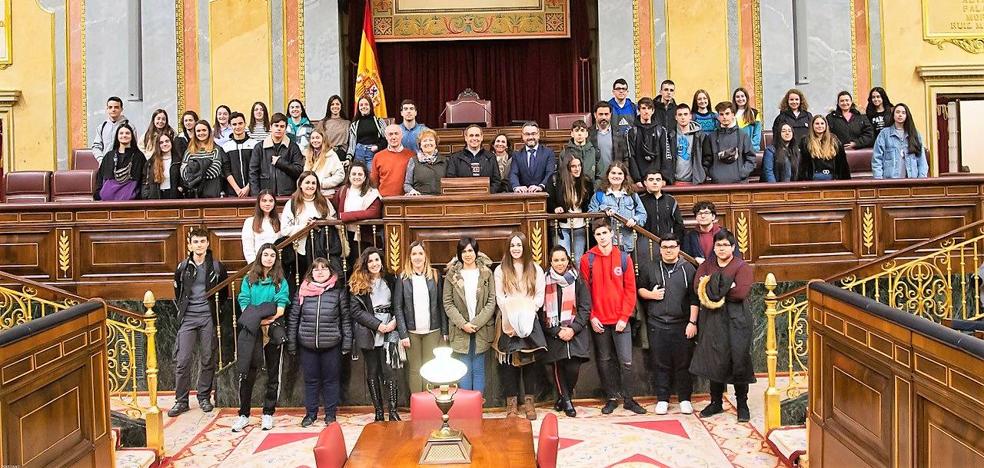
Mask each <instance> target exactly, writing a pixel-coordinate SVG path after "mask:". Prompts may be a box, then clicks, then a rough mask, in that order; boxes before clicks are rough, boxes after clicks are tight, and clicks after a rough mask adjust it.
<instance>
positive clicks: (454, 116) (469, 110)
mask: <svg viewBox="0 0 984 468" xmlns="http://www.w3.org/2000/svg"><path fill="white" fill-rule="evenodd" d="M444 106H445V107H444V113H445V114H446V115H445V120H444V127H445V128H447V127H464V126H466V125H471V124H478V125H485V126H486V127H491V126H492V102H491V101H487V100H485V99H481V98H479V97H478V93H476V92H475V91H472V90H471V88H468V89H466V90H464V91H462V92H461V94H459V95H458V99H455V100H454V101H448V102H446V103H444Z"/></svg>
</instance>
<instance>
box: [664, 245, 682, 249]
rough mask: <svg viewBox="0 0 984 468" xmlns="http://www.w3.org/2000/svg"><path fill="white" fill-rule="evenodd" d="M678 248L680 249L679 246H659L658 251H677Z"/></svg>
mask: <svg viewBox="0 0 984 468" xmlns="http://www.w3.org/2000/svg"><path fill="white" fill-rule="evenodd" d="M679 248H680V246H679V245H661V246H659V250H676V249H679Z"/></svg>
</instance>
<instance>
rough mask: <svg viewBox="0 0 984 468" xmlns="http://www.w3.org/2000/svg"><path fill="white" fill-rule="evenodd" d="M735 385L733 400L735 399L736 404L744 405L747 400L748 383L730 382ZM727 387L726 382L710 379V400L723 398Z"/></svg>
mask: <svg viewBox="0 0 984 468" xmlns="http://www.w3.org/2000/svg"><path fill="white" fill-rule="evenodd" d="M732 386H733V387H735V400H737V402H738V405H744V404H747V402H748V384H747V383H743V384H737V383H736V384H732ZM727 389H728V384H726V383H723V382H715V381H713V380H712V381H711V401H712V402H715V401H721V400H722V399H723V398H724V392H725V391H726V390H727Z"/></svg>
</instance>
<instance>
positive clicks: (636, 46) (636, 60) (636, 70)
mask: <svg viewBox="0 0 984 468" xmlns="http://www.w3.org/2000/svg"><path fill="white" fill-rule="evenodd" d="M640 49H641V48H640V42H639V0H632V70H633V75H632V76H633V77H635V78H634V79H635V95H636V96H641V95H642V91H641V89H642V88H640V87H639V86H640V85H639V83H642V51H641V50H640ZM637 99H638V98H637Z"/></svg>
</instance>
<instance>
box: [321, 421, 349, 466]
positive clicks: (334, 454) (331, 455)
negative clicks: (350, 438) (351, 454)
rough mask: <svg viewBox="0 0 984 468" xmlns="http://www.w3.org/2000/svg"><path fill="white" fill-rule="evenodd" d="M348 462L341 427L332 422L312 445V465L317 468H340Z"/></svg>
mask: <svg viewBox="0 0 984 468" xmlns="http://www.w3.org/2000/svg"><path fill="white" fill-rule="evenodd" d="M346 461H348V451H347V450H346V449H345V435H344V434H342V426H341V425H339V424H338V423H337V422H333V423H331V424H329V425H328V427H326V428H324V430H322V431H321V434H320V435H318V442H317V443H316V444H314V463H315V465H316V466H317V467H318V468H342V467H343V466H345V462H346Z"/></svg>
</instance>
